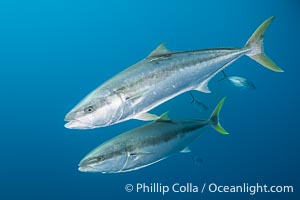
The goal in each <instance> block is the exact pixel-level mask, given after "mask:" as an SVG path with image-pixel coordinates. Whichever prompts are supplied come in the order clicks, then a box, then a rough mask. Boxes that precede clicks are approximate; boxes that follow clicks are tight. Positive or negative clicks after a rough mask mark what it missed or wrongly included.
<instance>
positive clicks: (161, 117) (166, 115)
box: [158, 111, 170, 120]
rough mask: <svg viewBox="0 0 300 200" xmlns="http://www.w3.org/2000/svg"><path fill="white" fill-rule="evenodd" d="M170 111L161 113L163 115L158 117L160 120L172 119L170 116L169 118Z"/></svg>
mask: <svg viewBox="0 0 300 200" xmlns="http://www.w3.org/2000/svg"><path fill="white" fill-rule="evenodd" d="M168 113H169V111H167V112H164V113H163V114H161V115H160V116H159V119H158V120H170V118H169V116H168Z"/></svg>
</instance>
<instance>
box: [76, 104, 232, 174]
mask: <svg viewBox="0 0 300 200" xmlns="http://www.w3.org/2000/svg"><path fill="white" fill-rule="evenodd" d="M224 101H225V98H223V99H222V100H221V101H220V102H219V104H218V105H217V106H216V108H215V110H214V111H213V113H212V114H211V117H210V118H209V119H207V120H171V119H169V118H168V117H167V114H163V115H162V116H161V117H160V119H158V120H156V121H154V122H151V123H149V124H147V125H144V126H141V127H138V128H135V129H133V130H130V131H128V132H125V133H123V134H121V135H118V136H116V137H114V138H112V139H111V140H109V141H107V142H105V143H103V144H101V145H100V146H98V147H97V148H95V149H94V150H93V151H91V152H90V153H89V154H88V155H87V156H85V158H83V159H82V161H81V162H80V163H79V171H82V172H102V173H120V172H128V171H133V170H138V169H141V168H144V167H147V166H149V165H152V164H154V163H157V162H159V161H161V160H164V159H166V158H168V157H170V156H171V155H174V154H175V153H178V152H182V153H187V152H190V150H189V149H188V146H189V145H190V144H191V143H192V142H193V141H194V140H196V139H197V138H198V137H199V136H200V134H201V131H199V130H198V129H201V130H202V129H204V128H205V127H207V126H208V125H210V126H212V127H213V128H214V129H215V130H216V131H218V132H219V133H221V134H228V132H227V131H225V129H223V128H222V126H221V125H220V123H219V112H220V110H221V108H222V106H223V104H224ZM196 130H198V131H196Z"/></svg>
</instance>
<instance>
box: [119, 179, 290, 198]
mask: <svg viewBox="0 0 300 200" xmlns="http://www.w3.org/2000/svg"><path fill="white" fill-rule="evenodd" d="M125 191H126V192H128V193H131V192H136V193H160V194H162V195H166V194H168V193H200V194H202V193H224V194H225V193H245V194H248V195H255V194H257V193H293V192H294V187H293V186H291V185H289V186H288V185H267V184H260V183H256V184H249V183H242V184H240V185H221V184H217V183H203V184H200V185H197V184H193V183H191V182H187V183H173V184H163V183H136V184H126V185H125Z"/></svg>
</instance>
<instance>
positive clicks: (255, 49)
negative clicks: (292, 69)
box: [244, 16, 283, 72]
mask: <svg viewBox="0 0 300 200" xmlns="http://www.w3.org/2000/svg"><path fill="white" fill-rule="evenodd" d="M273 20H274V16H272V17H270V18H268V19H267V20H266V21H264V22H263V23H262V24H261V25H260V26H259V27H258V28H257V29H256V30H255V32H254V33H253V34H252V35H251V37H250V38H249V40H248V41H247V43H246V45H245V46H244V48H249V49H251V51H250V52H249V53H248V54H247V56H249V57H250V58H252V59H253V60H255V61H256V62H258V63H259V64H261V65H262V66H264V67H266V68H268V69H270V70H272V71H275V72H283V70H282V69H281V68H279V67H278V66H277V65H276V64H275V63H274V62H273V61H272V60H271V59H270V58H269V57H268V56H267V55H266V54H265V53H264V46H263V40H264V33H265V31H266V30H267V29H268V27H269V26H270V24H271V23H272V21H273Z"/></svg>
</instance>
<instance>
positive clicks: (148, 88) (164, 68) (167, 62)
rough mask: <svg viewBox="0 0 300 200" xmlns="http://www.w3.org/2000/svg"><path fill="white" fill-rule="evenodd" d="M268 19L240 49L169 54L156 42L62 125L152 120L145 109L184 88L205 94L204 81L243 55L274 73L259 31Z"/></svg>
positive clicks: (95, 124) (82, 103) (152, 116)
mask: <svg viewBox="0 0 300 200" xmlns="http://www.w3.org/2000/svg"><path fill="white" fill-rule="evenodd" d="M272 19H273V18H269V19H268V20H266V21H265V22H264V23H263V24H262V25H261V26H260V27H259V28H258V29H257V30H256V32H255V33H254V34H253V35H252V37H251V38H250V39H249V40H248V42H247V43H246V45H245V46H244V47H243V48H239V49H238V48H220V49H204V50H198V51H185V52H171V51H169V50H168V49H166V47H165V46H164V45H160V46H159V47H157V48H156V49H155V50H154V51H153V52H152V53H151V54H150V55H149V56H148V57H147V58H145V59H143V60H142V61H140V62H138V63H136V64H134V65H133V66H131V67H129V68H127V69H126V70H124V71H122V72H120V73H119V74H117V75H116V76H114V77H112V78H111V79H109V80H108V81H106V82H105V83H103V84H102V85H101V86H99V87H98V88H97V89H95V90H94V91H93V92H92V93H90V94H89V95H87V96H86V97H85V98H84V99H83V100H82V101H81V102H80V103H79V104H78V105H77V106H75V107H74V108H73V109H72V110H71V111H70V112H69V113H68V114H67V115H66V117H65V121H67V122H68V123H67V124H66V125H65V127H66V128H75V129H90V128H97V127H104V126H109V125H112V124H116V123H120V122H123V121H126V120H129V119H139V120H155V119H157V116H155V115H152V114H149V113H147V112H148V111H150V110H151V109H153V108H155V107H157V106H158V105H160V104H162V103H164V102H166V101H168V100H170V99H172V98H174V97H176V96H178V95H180V94H182V93H184V92H186V91H190V90H198V91H202V92H210V91H209V89H208V87H207V84H208V82H209V80H210V79H212V78H213V77H214V76H215V75H216V74H217V73H218V72H220V71H222V70H223V69H225V68H226V67H227V66H228V65H229V64H231V63H232V62H234V61H235V60H237V59H238V58H240V57H241V56H243V55H247V56H249V57H251V58H252V59H254V60H256V61H257V62H259V63H260V64H262V65H263V66H265V67H267V68H269V69H271V70H273V71H281V69H280V68H279V67H277V66H276V65H275V63H273V62H272V61H271V60H270V59H269V58H268V57H267V56H266V55H265V54H264V53H263V48H262V34H263V33H264V31H265V30H266V28H267V27H268V26H269V24H270V23H271V21H272Z"/></svg>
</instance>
